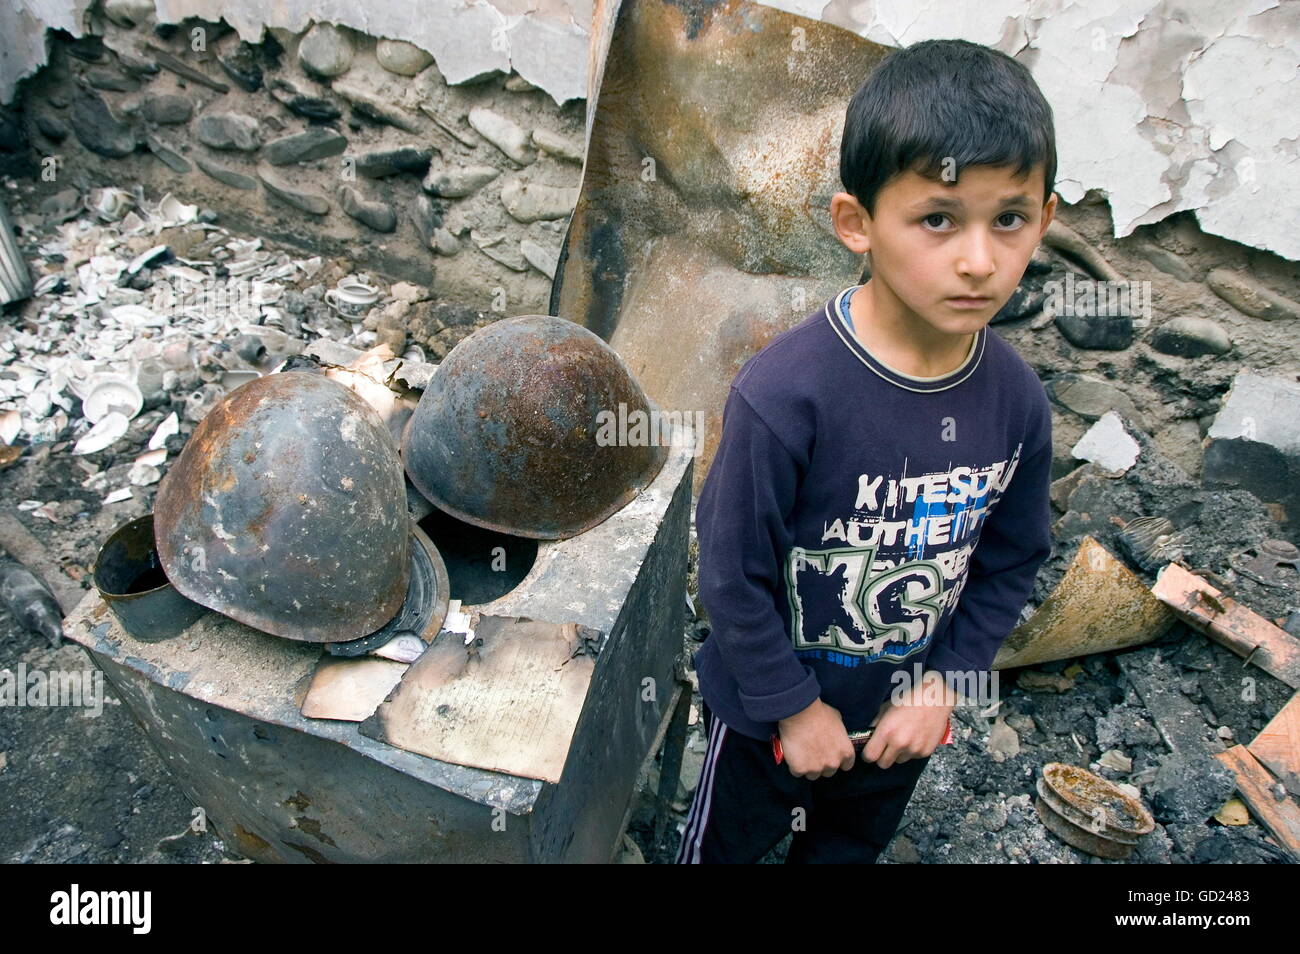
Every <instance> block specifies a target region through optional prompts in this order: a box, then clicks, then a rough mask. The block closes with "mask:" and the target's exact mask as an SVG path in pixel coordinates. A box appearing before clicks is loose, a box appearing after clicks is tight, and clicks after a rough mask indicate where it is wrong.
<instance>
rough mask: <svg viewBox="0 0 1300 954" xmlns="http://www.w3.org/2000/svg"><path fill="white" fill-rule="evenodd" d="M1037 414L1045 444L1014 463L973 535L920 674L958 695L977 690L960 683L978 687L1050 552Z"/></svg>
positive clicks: (1044, 455) (1048, 456)
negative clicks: (956, 590)
mask: <svg viewBox="0 0 1300 954" xmlns="http://www.w3.org/2000/svg"><path fill="white" fill-rule="evenodd" d="M1043 413H1045V415H1046V418H1047V421H1046V431H1047V437H1046V439H1045V440H1044V441H1043V443H1042V445H1041V446H1039V447H1038V448H1037V449H1036V450H1034V451H1033V452H1032V453H1030V454H1029V456H1027V457H1022V458H1021V460H1020V463H1019V464H1018V465H1017V466H1016V472H1015V473H1014V474H1013V475H1012V477H1011V483H1010V485H1009V486H1008V487H1007V488H1006V490H1005V491H1004V492H1003V494H1002V497H1001V499H1000V500H999V501H998V503H997V505H996V506H995V507H994V508H993V513H992V514H990V516H989V517H988V520H987V522H986V523H985V525H984V527H983V529H982V530H981V531H980V537H979V543H978V544H977V545H976V547H975V550H974V552H973V553H972V554H971V561H970V567H969V569H968V571H967V572H968V573H969V576H968V577H967V580H966V586H965V588H964V589H963V590H962V592H961V595H960V597H959V599H958V601H957V607H956V609H955V610H953V615H952V619H951V620H950V622H949V624H948V626H947V628H946V629H945V630H944V631H943V632H942V633H940V634H939V636H938V637H937V638H936V640H935V644H934V646H933V647H932V648H931V650H930V654H929V656H928V657H927V658H926V662H925V668H926V669H927V670H929V671H933V672H939V673H942V674H943V675H944V679H945V681H946V682H947V683H948V685H949V686H952V687H953V688H955V689H957V691H958V692H961V691H962V689H963V686H965V685H971V686H974V685H978V684H979V683H978V682H971V683H967V682H966V680H967V679H971V680H978V678H979V674H981V673H986V672H987V671H988V670H989V667H990V666H992V664H993V659H994V657H995V656H996V655H997V652H998V647H1000V646H1001V645H1002V642H1003V640H1005V639H1006V638H1007V636H1008V634H1010V632H1011V630H1012V629H1014V628H1015V625H1016V623H1017V622H1018V621H1019V619H1020V611H1021V609H1022V608H1023V607H1024V605H1025V601H1026V600H1027V599H1028V598H1029V594H1030V592H1031V591H1032V590H1033V586H1034V578H1035V576H1037V574H1038V568H1039V567H1040V566H1041V565H1042V564H1043V561H1045V560H1046V559H1047V558H1048V557H1049V556H1050V555H1051V552H1052V534H1051V496H1050V494H1051V470H1052V431H1051V412H1050V410H1047V409H1044V412H1043ZM1037 433H1039V434H1041V433H1042V428H1039V429H1037Z"/></svg>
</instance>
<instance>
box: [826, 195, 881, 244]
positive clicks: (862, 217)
mask: <svg viewBox="0 0 1300 954" xmlns="http://www.w3.org/2000/svg"><path fill="white" fill-rule="evenodd" d="M830 212H831V225H832V226H834V228H835V234H836V236H837V237H838V238H839V240H840V244H841V245H843V246H844V247H845V248H847V249H848V250H849V251H850V252H853V253H854V254H855V255H865V254H867V252H869V251H871V234H870V231H869V230H870V228H871V216H870V215H868V214H867V210H866V209H864V208H863V207H862V203H860V202H859V201H858V200H857V199H855V198H854V197H853V196H852V195H850V194H849V193H847V192H837V193H835V195H833V196H831V208H830Z"/></svg>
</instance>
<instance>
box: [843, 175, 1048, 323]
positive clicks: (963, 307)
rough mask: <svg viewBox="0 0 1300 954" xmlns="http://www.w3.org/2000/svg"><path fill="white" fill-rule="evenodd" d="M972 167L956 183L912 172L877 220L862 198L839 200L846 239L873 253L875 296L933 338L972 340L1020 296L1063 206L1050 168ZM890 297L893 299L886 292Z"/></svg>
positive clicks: (892, 184) (881, 204)
mask: <svg viewBox="0 0 1300 954" xmlns="http://www.w3.org/2000/svg"><path fill="white" fill-rule="evenodd" d="M1013 172H1014V169H1013V168H1012V167H1003V166H968V167H966V168H965V169H963V170H962V171H961V174H960V176H959V177H958V181H956V182H941V181H940V182H936V181H933V180H930V179H927V178H925V177H924V176H921V175H918V174H917V173H915V172H912V171H910V170H909V171H907V172H904V173H902V174H901V175H898V176H896V177H895V178H893V179H892V180H890V181H889V182H887V183H886V184H885V185H884V187H882V188H881V190H880V191H879V192H878V193H877V194H876V212H875V215H874V216H870V215H868V214H867V212H866V210H865V209H864V208H863V207H862V205H861V204H859V203H858V201H857V200H856V199H854V198H853V196H851V195H849V194H848V193H847V192H840V193H837V194H836V195H835V197H834V198H833V199H832V200H831V219H832V221H833V222H834V223H835V230H836V232H837V234H838V235H839V238H840V241H841V242H843V243H844V245H845V246H846V247H847V248H849V249H851V250H852V251H854V252H856V253H858V254H864V253H866V252H870V253H871V265H872V269H871V274H872V281H873V283H875V282H878V283H879V284H880V287H878V288H877V289H876V294H875V300H876V301H877V302H883V303H884V304H885V305H886V307H889V308H890V310H891V311H893V312H895V317H896V318H897V319H900V320H902V321H903V322H905V323H906V324H907V325H908V326H910V327H911V328H912V330H913V331H914V332H916V333H917V334H919V335H920V336H921V337H922V338H923V339H924V338H928V339H931V340H938V339H936V337H935V336H939V338H941V337H942V336H946V335H953V336H964V335H968V334H972V333H973V332H976V331H978V330H979V329H980V328H981V327H983V326H984V325H985V324H987V323H988V321H989V319H991V318H992V317H993V316H994V315H995V314H996V313H997V311H998V309H999V308H1001V307H1002V306H1003V304H1005V303H1006V301H1007V299H1008V298H1010V297H1011V293H1012V292H1013V291H1015V289H1016V286H1017V285H1018V284H1019V283H1020V278H1021V276H1022V275H1023V274H1024V271H1025V266H1026V265H1028V264H1029V258H1030V256H1031V255H1033V253H1034V249H1035V248H1036V247H1037V246H1038V242H1039V240H1040V239H1041V238H1042V237H1043V233H1044V232H1046V231H1047V226H1048V225H1049V224H1050V223H1051V221H1052V216H1053V215H1054V214H1055V212H1056V195H1055V193H1053V195H1052V197H1051V198H1050V199H1049V200H1048V201H1047V202H1046V203H1044V202H1043V201H1042V196H1043V167H1042V166H1041V165H1037V166H1034V168H1033V169H1032V170H1030V172H1029V174H1028V175H1027V176H1025V177H1024V178H1019V179H1017V178H1016V177H1015V176H1014V175H1013ZM882 296H883V297H882Z"/></svg>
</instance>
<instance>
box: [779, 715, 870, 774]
mask: <svg viewBox="0 0 1300 954" xmlns="http://www.w3.org/2000/svg"><path fill="white" fill-rule="evenodd" d="M777 726H778V731H779V732H780V733H781V748H782V750H783V751H784V754H785V765H786V768H788V769H789V770H790V774H791V775H797V776H801V777H803V778H825V777H826V776H829V775H834V774H835V773H836V772H838V771H840V770H846V771H847V770H848V769H851V768H853V764H854V762H856V761H857V753H856V752H855V751H854V749H853V743H852V742H850V741H849V733H848V730H847V729H845V728H844V720H843V719H841V718H840V710H839V709H836V708H835V707H834V706H828V705H827V704H826V703H824V702H822V701H821V700H820V699H817V700H815V701H814V702H813V704H812V705H810V706H809V707H808V708H807V709H804V710H803V711H802V712H799V713H796V714H795V715H792V716H790V717H789V718H788V719H782V720H781V721H780V722H778V723H777Z"/></svg>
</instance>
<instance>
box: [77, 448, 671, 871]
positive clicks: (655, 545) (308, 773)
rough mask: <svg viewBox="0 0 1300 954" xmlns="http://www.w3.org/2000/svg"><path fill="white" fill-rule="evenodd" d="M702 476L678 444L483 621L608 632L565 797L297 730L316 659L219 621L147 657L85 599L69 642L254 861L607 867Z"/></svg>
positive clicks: (665, 688) (549, 550)
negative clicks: (634, 489)
mask: <svg viewBox="0 0 1300 954" xmlns="http://www.w3.org/2000/svg"><path fill="white" fill-rule="evenodd" d="M693 464H694V453H693V448H692V446H691V445H690V444H689V443H682V444H679V445H678V446H674V447H672V448H671V452H670V455H669V458H668V460H667V462H666V463H665V464H664V467H663V469H662V470H661V471H660V473H659V475H658V477H657V478H656V479H655V481H654V482H653V483H652V484H651V485H650V486H649V487H647V488H646V489H645V490H644V491H643V492H642V493H641V494H640V495H639V496H637V497H636V498H635V499H634V500H633V501H632V502H631V503H629V504H628V505H627V506H626V507H624V508H623V509H622V510H620V511H619V512H618V513H616V514H614V515H613V516H612V517H610V518H609V519H607V520H606V521H605V522H603V523H601V524H600V525H599V526H596V527H594V528H592V529H591V530H588V531H586V532H585V533H582V534H579V535H578V536H576V537H573V538H570V539H568V540H563V541H554V542H544V543H542V544H541V545H540V546H539V548H538V551H537V558H536V561H535V562H534V564H533V567H532V569H531V571H530V572H529V574H528V575H527V576H526V577H525V578H524V579H523V581H522V582H521V583H520V584H519V585H518V586H517V587H515V588H514V589H513V590H511V591H510V592H509V593H507V594H506V595H505V596H503V597H501V598H499V599H497V600H494V601H492V602H490V603H484V604H480V605H479V606H477V607H476V608H477V609H479V610H481V611H482V612H485V613H493V614H500V615H515V616H528V617H531V618H534V619H544V620H550V621H555V622H566V621H574V622H578V623H582V624H584V625H586V626H590V627H592V628H594V629H597V630H600V631H601V632H602V633H605V634H608V635H607V637H606V639H605V642H604V644H603V646H602V648H601V650H600V653H599V655H598V657H597V661H596V666H595V670H594V673H593V676H592V680H591V684H590V687H589V689H588V692H587V696H586V700H585V703H584V705H583V709H582V714H581V716H580V717H579V720H578V724H577V728H576V730H575V733H574V737H573V741H572V745H571V747H570V750H569V754H568V759H567V761H566V763H565V767H564V772H563V775H562V776H561V778H560V781H559V782H558V783H556V784H549V783H545V782H542V781H538V780H535V779H528V778H520V777H516V776H511V775H505V774H502V773H497V772H492V771H487V770H483V769H478V768H472V767H467V766H462V765H455V764H449V763H445V762H441V761H439V760H436V759H432V758H427V757H425V756H421V755H416V754H413V753H410V752H406V751H403V750H401V749H398V748H395V747H393V746H390V745H387V744H385V743H382V742H378V741H375V740H374V739H370V738H367V737H366V736H363V735H361V734H360V733H359V732H358V731H357V724H356V723H351V722H338V721H330V720H321V719H308V718H304V717H303V716H302V715H301V714H300V713H299V711H298V707H299V703H300V701H301V698H302V694H303V692H305V690H306V687H307V685H308V683H309V682H310V680H311V677H312V673H313V672H314V670H315V667H316V664H317V661H318V660H319V658H320V656H321V653H322V649H321V647H320V646H319V645H313V644H307V643H300V642H294V641H291V640H287V639H280V638H277V637H274V636H269V635H266V634H264V633H261V632H258V631H256V630H254V629H251V628H249V627H247V626H244V625H243V624H241V623H237V622H235V621H233V620H230V619H228V618H226V617H224V616H220V615H218V614H216V613H207V614H206V615H205V616H203V617H202V618H201V619H199V620H198V621H197V622H195V623H194V624H192V625H191V626H190V627H189V628H188V629H186V630H184V631H183V632H182V633H181V634H180V635H179V636H176V637H174V638H171V639H168V640H166V641H163V642H149V643H146V642H141V641H138V640H136V639H134V638H133V637H132V636H130V635H129V634H128V633H126V632H125V631H124V630H123V629H122V628H121V626H119V625H118V623H117V621H116V619H115V618H114V617H113V615H112V614H111V613H110V612H109V611H108V608H107V607H106V605H105V604H104V601H103V600H102V599H101V598H100V596H99V594H98V592H94V591H92V592H91V593H89V594H88V595H87V596H86V597H85V598H84V599H83V600H82V601H81V603H80V604H79V605H78V606H77V608H76V610H75V611H74V612H73V613H72V614H71V615H70V616H69V617H68V618H67V619H66V620H65V622H64V632H65V633H66V635H67V636H68V638H69V639H72V640H74V641H76V642H77V643H79V644H81V645H82V646H83V647H85V649H86V650H87V651H88V652H89V654H90V656H91V658H92V659H93V660H94V662H95V664H96V665H98V666H99V667H100V668H101V669H102V670H103V671H104V673H105V675H106V676H107V677H108V679H109V681H110V682H111V683H112V684H113V686H114V688H115V689H116V690H117V692H118V694H119V695H120V697H121V699H122V701H123V703H125V704H126V705H127V706H128V707H129V708H130V710H131V712H132V713H133V714H134V716H135V718H136V719H137V721H138V722H139V724H140V725H141V727H142V728H143V730H144V732H145V735H146V736H147V738H148V739H149V741H150V743H151V744H152V745H153V747H154V748H155V749H156V750H157V751H158V753H159V754H160V755H161V756H162V758H163V760H164V762H165V763H166V764H167V765H168V767H169V768H170V769H171V771H172V772H173V773H174V775H175V776H176V779H177V781H178V782H179V784H180V786H181V788H182V790H183V791H184V792H185V793H186V795H187V796H189V798H190V799H191V800H192V801H193V802H194V804H195V805H198V806H201V807H202V808H203V809H204V812H205V814H206V817H207V819H208V821H209V822H210V823H211V824H212V825H213V827H214V828H215V830H216V831H217V832H218V833H219V834H220V835H221V836H222V837H223V838H225V839H226V841H227V842H228V844H229V845H231V846H232V847H233V848H234V849H235V850H237V851H238V852H239V853H240V854H243V855H244V856H246V857H249V858H253V859H255V860H258V861H281V862H320V863H338V862H606V861H609V860H611V858H612V857H613V855H614V853H615V851H616V849H617V848H618V841H619V836H620V834H621V831H622V826H623V823H624V820H625V818H626V813H627V809H628V806H629V804H630V801H631V798H632V796H633V794H634V792H633V790H634V787H635V784H636V780H637V775H638V772H639V770H640V768H641V766H642V764H643V763H644V762H645V760H646V758H647V757H648V756H649V755H650V754H651V752H652V748H653V746H654V745H655V740H656V735H657V733H658V731H659V729H660V726H661V723H663V722H664V720H665V719H666V718H667V717H668V715H669V711H668V710H669V707H670V705H671V704H672V702H673V698H674V685H675V680H676V678H677V676H676V672H675V667H676V665H677V663H678V661H679V656H680V654H681V652H682V639H683V630H684V626H685V608H686V604H685V598H684V595H683V594H684V593H685V588H686V567H687V542H688V539H689V530H690V516H691V502H692V501H691V481H692V474H693V469H694V467H693ZM455 595H456V594H455V593H454V592H453V593H452V597H453V598H455ZM647 678H649V679H652V680H653V683H647V682H646V680H647ZM647 686H653V687H654V691H653V692H647V688H646V687H647Z"/></svg>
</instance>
